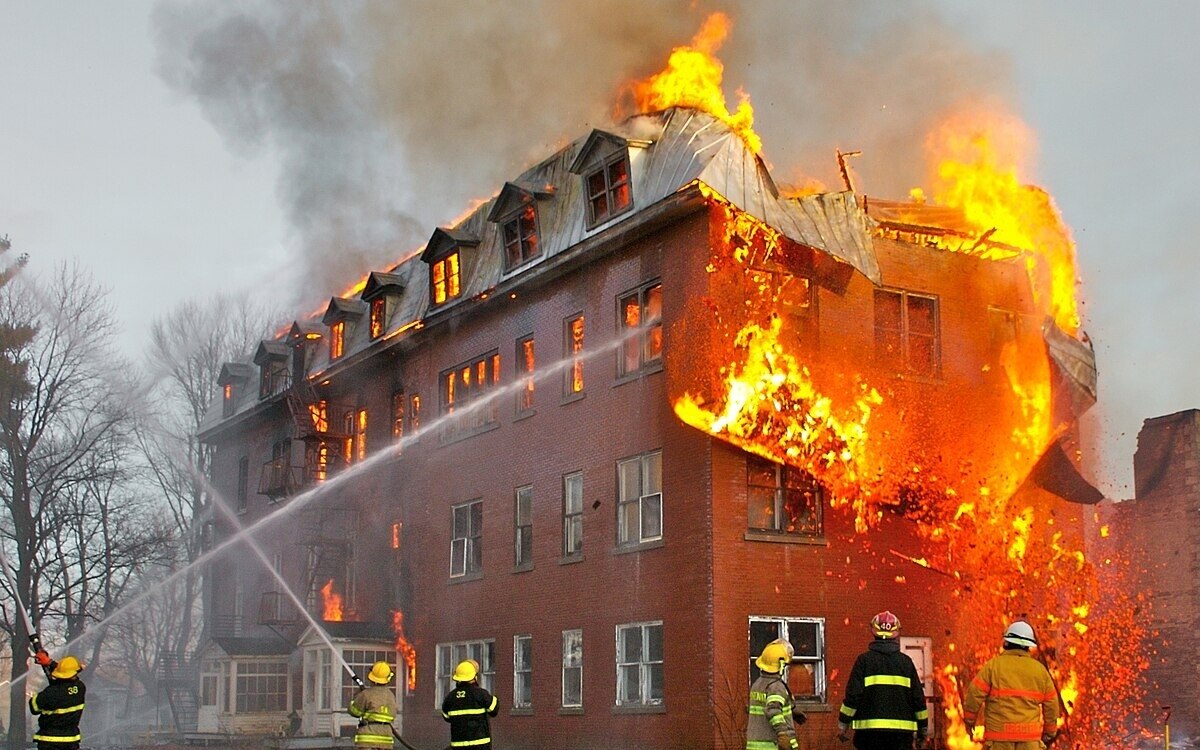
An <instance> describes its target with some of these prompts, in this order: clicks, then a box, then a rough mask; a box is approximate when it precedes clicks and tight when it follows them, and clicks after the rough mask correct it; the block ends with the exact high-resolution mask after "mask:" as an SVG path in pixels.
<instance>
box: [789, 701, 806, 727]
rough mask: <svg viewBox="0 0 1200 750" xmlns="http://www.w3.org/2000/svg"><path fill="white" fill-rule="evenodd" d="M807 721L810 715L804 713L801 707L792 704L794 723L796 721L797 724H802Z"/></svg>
mask: <svg viewBox="0 0 1200 750" xmlns="http://www.w3.org/2000/svg"><path fill="white" fill-rule="evenodd" d="M806 721H808V717H807V716H805V715H804V712H803V711H801V710H800V707H799V706H792V723H794V724H795V725H796V726H802V725H803V724H804V722H806Z"/></svg>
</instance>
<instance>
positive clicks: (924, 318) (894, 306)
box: [875, 289, 941, 377]
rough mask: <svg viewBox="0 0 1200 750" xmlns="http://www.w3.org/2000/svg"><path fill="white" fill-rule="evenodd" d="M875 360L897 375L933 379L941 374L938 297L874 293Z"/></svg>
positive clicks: (881, 291)
mask: <svg viewBox="0 0 1200 750" xmlns="http://www.w3.org/2000/svg"><path fill="white" fill-rule="evenodd" d="M875 357H876V360H877V361H879V362H880V363H882V364H886V365H889V366H891V367H893V368H895V370H896V371H897V372H901V373H908V374H912V375H923V376H927V377H936V376H937V375H938V373H939V371H940V370H941V336H940V334H939V333H938V300H937V297H932V296H928V295H924V294H914V293H912V292H906V291H897V290H891V289H876V290H875Z"/></svg>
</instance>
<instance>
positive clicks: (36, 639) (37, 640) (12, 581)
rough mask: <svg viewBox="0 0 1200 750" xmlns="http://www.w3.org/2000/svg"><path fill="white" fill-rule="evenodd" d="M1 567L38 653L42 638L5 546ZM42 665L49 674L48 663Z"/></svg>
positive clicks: (0, 553)
mask: <svg viewBox="0 0 1200 750" xmlns="http://www.w3.org/2000/svg"><path fill="white" fill-rule="evenodd" d="M0 567H2V568H4V577H5V578H7V579H8V585H9V587H10V588H11V589H12V595H13V600H14V601H15V602H16V603H17V609H18V610H19V611H20V612H21V619H22V620H23V621H24V623H25V632H27V633H29V648H30V649H31V650H32V651H33V653H34V654H38V653H40V652H42V651H43V648H42V638H41V636H39V635H38V632H37V628H35V627H34V626H33V618H31V617H30V616H29V610H28V609H27V608H26V607H25V604H24V602H22V601H21V597H20V595H19V594H18V593H17V579H16V578H14V577H13V573H12V568H11V567H9V564H8V558H7V557H6V556H5V554H4V550H3V548H0ZM41 667H42V669H43V670H45V672H46V673H47V674H49V672H50V668H49V667H48V666H47V665H45V664H43V665H41Z"/></svg>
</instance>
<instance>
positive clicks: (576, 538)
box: [563, 471, 583, 557]
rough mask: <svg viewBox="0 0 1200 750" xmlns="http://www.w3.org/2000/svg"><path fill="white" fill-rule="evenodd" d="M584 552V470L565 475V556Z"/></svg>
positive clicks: (575, 555) (574, 555)
mask: <svg viewBox="0 0 1200 750" xmlns="http://www.w3.org/2000/svg"><path fill="white" fill-rule="evenodd" d="M582 554H583V472H582V471H577V472H575V473H573V474H567V475H566V476H564V477H563V557H577V556H579V555H582Z"/></svg>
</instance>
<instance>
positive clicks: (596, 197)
mask: <svg viewBox="0 0 1200 750" xmlns="http://www.w3.org/2000/svg"><path fill="white" fill-rule="evenodd" d="M583 180H584V184H585V185H587V198H588V226H589V227H591V226H595V225H597V224H601V223H603V222H605V221H608V220H609V219H611V218H612V217H614V216H616V215H618V214H623V213H625V212H626V211H628V210H629V207H630V206H632V205H633V197H632V193H631V191H630V188H629V154H628V153H627V152H624V151H616V152H614V153H613V154H611V155H610V156H609V157H608V158H607V159H605V161H604V162H603V163H602V164H600V166H598V167H597V168H596V169H594V170H592V171H591V172H587V173H586V174H585V175H584V178H583Z"/></svg>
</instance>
